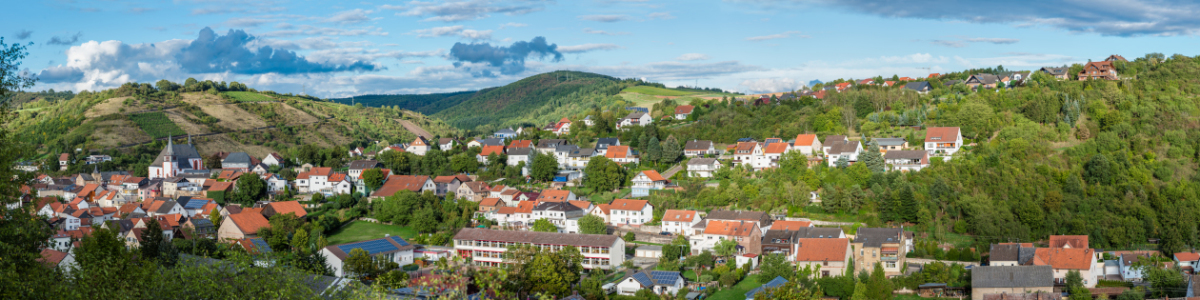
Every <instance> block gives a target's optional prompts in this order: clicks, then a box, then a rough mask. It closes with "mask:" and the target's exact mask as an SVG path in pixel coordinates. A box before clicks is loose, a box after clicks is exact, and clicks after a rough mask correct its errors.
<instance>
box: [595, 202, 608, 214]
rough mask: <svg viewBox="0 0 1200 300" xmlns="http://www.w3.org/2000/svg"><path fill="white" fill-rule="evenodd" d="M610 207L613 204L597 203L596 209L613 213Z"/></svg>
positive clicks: (605, 212)
mask: <svg viewBox="0 0 1200 300" xmlns="http://www.w3.org/2000/svg"><path fill="white" fill-rule="evenodd" d="M610 207H611V206H610V205H608V204H596V209H598V210H600V211H601V212H604V214H606V215H607V214H610V213H611V212H610V209H609V208H610Z"/></svg>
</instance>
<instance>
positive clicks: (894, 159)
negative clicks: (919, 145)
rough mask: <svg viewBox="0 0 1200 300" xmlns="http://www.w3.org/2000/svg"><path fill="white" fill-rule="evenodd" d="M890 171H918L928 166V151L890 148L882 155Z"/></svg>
mask: <svg viewBox="0 0 1200 300" xmlns="http://www.w3.org/2000/svg"><path fill="white" fill-rule="evenodd" d="M883 161H884V163H885V164H887V165H888V166H889V167H890V170H892V171H901V172H907V171H920V170H921V169H924V168H925V167H928V166H929V152H925V151H921V150H892V151H890V152H888V153H887V154H884V155H883Z"/></svg>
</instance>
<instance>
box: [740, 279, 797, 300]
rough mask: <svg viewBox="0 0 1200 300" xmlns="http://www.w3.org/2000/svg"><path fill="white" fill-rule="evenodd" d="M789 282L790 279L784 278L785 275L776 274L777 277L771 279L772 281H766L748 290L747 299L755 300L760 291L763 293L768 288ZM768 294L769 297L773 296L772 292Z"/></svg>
mask: <svg viewBox="0 0 1200 300" xmlns="http://www.w3.org/2000/svg"><path fill="white" fill-rule="evenodd" d="M787 283H788V280H787V279H786V278H783V276H775V279H771V281H768V282H767V283H764V284H763V285H762V286H760V287H756V288H754V289H752V290H750V291H749V292H746V300H754V298H755V296H756V295H758V293H762V292H764V291H766V290H767V289H774V288H778V287H780V286H783V285H784V284H787ZM767 295H768V296H767V298H768V299H769V298H771V297H770V295H771V294H767Z"/></svg>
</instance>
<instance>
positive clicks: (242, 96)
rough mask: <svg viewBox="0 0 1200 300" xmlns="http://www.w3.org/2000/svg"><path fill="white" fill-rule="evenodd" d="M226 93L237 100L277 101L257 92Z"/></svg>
mask: <svg viewBox="0 0 1200 300" xmlns="http://www.w3.org/2000/svg"><path fill="white" fill-rule="evenodd" d="M225 95H229V97H232V98H233V99H234V100H237V102H262V101H275V99H274V98H271V97H267V96H266V95H263V94H259V93H255V92H225Z"/></svg>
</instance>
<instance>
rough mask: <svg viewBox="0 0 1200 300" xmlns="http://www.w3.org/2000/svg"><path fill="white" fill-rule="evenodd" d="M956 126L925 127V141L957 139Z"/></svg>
mask: <svg viewBox="0 0 1200 300" xmlns="http://www.w3.org/2000/svg"><path fill="white" fill-rule="evenodd" d="M957 140H958V127H929V128H926V129H925V142H926V143H929V142H942V141H951V142H953V141H957Z"/></svg>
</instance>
